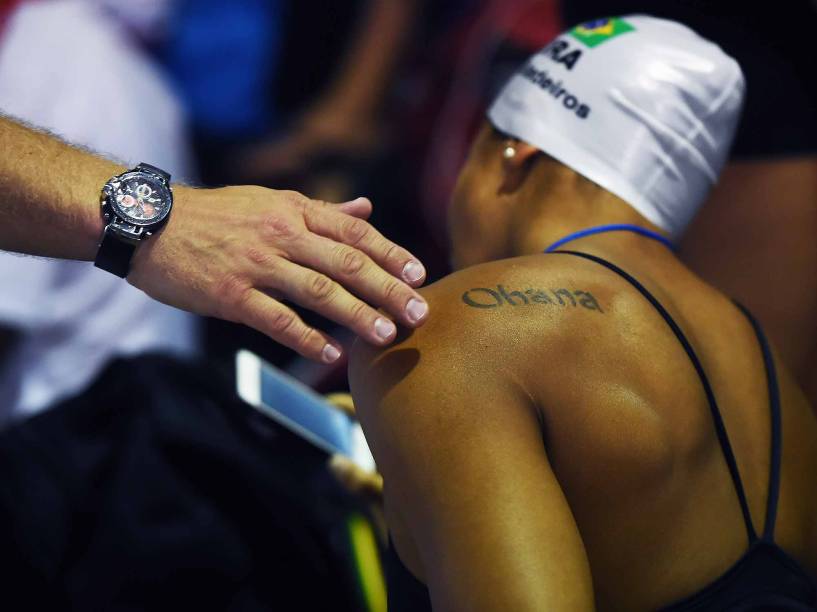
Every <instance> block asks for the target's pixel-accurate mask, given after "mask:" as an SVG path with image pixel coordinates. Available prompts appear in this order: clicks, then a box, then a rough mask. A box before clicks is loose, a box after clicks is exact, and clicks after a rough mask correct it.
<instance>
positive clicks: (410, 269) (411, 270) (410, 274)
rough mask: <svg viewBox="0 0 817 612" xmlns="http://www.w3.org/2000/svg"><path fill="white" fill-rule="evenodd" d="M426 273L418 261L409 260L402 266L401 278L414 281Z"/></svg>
mask: <svg viewBox="0 0 817 612" xmlns="http://www.w3.org/2000/svg"><path fill="white" fill-rule="evenodd" d="M425 275H426V269H425V268H424V267H423V264H421V263H420V262H419V261H415V260H413V259H412V260H411V261H410V262H408V263H407V264H406V265H405V266H403V278H404V279H405V280H406V281H408V282H409V283H415V282H417V281H418V280H420V279H421V278H423V277H424V276H425Z"/></svg>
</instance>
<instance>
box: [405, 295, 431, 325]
mask: <svg viewBox="0 0 817 612" xmlns="http://www.w3.org/2000/svg"><path fill="white" fill-rule="evenodd" d="M427 313H428V304H426V303H425V302H423V301H421V300H418V299H417V298H411V299H410V300H409V302H408V304H406V315H408V318H409V321H411V322H412V323H417V322H418V321H420V319H422V318H423V317H424V316H426V314H427Z"/></svg>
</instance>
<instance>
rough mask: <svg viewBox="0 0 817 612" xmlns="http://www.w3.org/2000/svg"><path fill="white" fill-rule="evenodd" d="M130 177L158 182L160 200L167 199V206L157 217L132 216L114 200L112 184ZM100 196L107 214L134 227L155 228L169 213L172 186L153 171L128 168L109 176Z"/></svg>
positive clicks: (171, 204)
mask: <svg viewBox="0 0 817 612" xmlns="http://www.w3.org/2000/svg"><path fill="white" fill-rule="evenodd" d="M132 178H143V179H144V178H147V179H150V181H151V182H152V183H156V184H158V185H159V186H160V188H161V189H162V190H163V193H162V194H161V198H162V200H167V202H168V206H167V207H166V208H165V209H164V211H163V212H162V214H161V215H160V216H159V217H157V218H155V219H137V218H134V217H132V216H130V215H129V214H128V213H127V212H126V211H124V210H123V209H122V208H121V207H120V206H119V204H118V203H117V202H116V198H115V195H114V193H115V187H114V185H115V184H117V183H123V182H125V181H127V180H129V179H132ZM102 198H103V202H102V205H103V208H106V209H107V210H106V211H105V213H106V214H107V215H114V216H115V217H117V218H119V219H121V220H122V221H124V222H125V223H128V224H130V225H134V226H136V227H142V228H145V229H146V230H150V229H155V228H158V227H159V226H161V225H162V224H164V223H165V222H166V221H167V218H168V216H169V215H170V211H171V209H172V208H173V188H172V187H171V186H170V183H169V182H168V181H167V180H166V179H165V178H164V177H163V176H160V175H158V174H155V173H153V172H147V171H145V170H135V169H134V170H128V171H127V172H123V173H122V174H118V175H117V176H115V177H113V178H111V179H110V180H109V181H108V182H107V183H105V186H104V187H103V189H102ZM109 220H110V219H109Z"/></svg>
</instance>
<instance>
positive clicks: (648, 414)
mask: <svg viewBox="0 0 817 612" xmlns="http://www.w3.org/2000/svg"><path fill="white" fill-rule="evenodd" d="M595 252H596V254H598V255H600V256H601V257H604V258H605V259H608V260H612V261H614V262H615V263H616V264H618V265H619V266H620V267H621V268H623V269H624V270H626V271H628V272H630V273H631V274H632V275H633V276H634V277H636V278H637V279H638V280H640V281H641V282H642V283H643V284H644V285H645V286H646V288H647V289H648V290H649V291H650V292H651V293H653V294H654V296H655V297H656V298H657V299H658V301H659V302H661V303H662V304H663V306H664V307H665V308H666V309H667V311H668V313H669V314H670V316H671V317H672V318H673V319H674V320H675V321H676V322H677V324H678V325H679V326H680V328H681V329H682V331H683V333H684V334H685V335H686V337H687V338H688V340H689V342H690V343H691V345H692V346H693V348H694V351H695V352H696V353H697V356H698V357H699V359H700V362H701V365H702V367H703V370H704V372H705V375H706V376H707V377H708V379H709V381H710V383H711V386H712V389H713V392H714V395H715V398H716V400H717V405H718V408H719V411H720V414H721V415H722V418H723V422H724V425H725V429H726V432H727V434H728V438H729V441H730V443H731V447H732V449H733V451H734V455H735V457H736V463H737V468H738V472H739V475H740V478H741V480H742V482H743V486H744V488H745V491H746V498H747V500H748V507H749V510H750V514H751V522H752V525H753V526H754V529H755V530H756V531H757V532H758V533H762V531H763V527H764V523H765V518H766V517H765V511H766V507H767V498H768V490H769V474H770V456H771V433H770V423H771V413H770V406H769V390H768V384H767V376H766V370H765V367H764V360H763V354H762V351H761V347H760V345H759V343H758V338H757V336H756V335H755V332H754V331H753V329H752V326H751V324H750V323H749V321H748V319H747V318H746V317H745V316H744V315H743V314H742V313H741V312H740V311H739V309H738V308H737V307H736V306H735V305H734V304H733V303H732V302H731V301H729V300H728V299H727V298H725V297H724V296H722V295H721V294H719V293H718V292H717V291H715V290H714V289H712V288H710V287H708V286H707V285H705V284H704V283H703V282H701V281H700V280H699V279H698V278H697V277H695V276H694V275H693V274H691V273H690V272H689V271H687V270H686V269H685V268H684V267H683V266H681V264H680V263H677V262H676V261H675V260H674V258H672V257H671V256H670V255H667V256H666V257H663V256H662V255H660V254H656V256H657V257H658V258H659V259H661V258H663V259H664V261H661V263H660V264H656V263H655V262H654V260H653V259H652V258H635V257H633V258H632V259H629V260H628V258H627V255H626V254H621V253H616V252H611V253H607V252H604V251H599V250H596V251H595ZM425 295H426V297H427V298H428V299H429V301H430V304H431V307H432V311H433V312H434V316H433V317H432V318H431V320H430V321H429V323H428V324H427V325H426V326H425V327H424V328H423V329H422V330H420V331H419V332H415V333H414V334H413V335H412V336H411V337H410V338H408V339H407V340H405V341H404V342H402V343H400V344H398V345H397V347H396V350H402V349H409V348H418V349H419V355H420V359H422V355H423V353H424V351H425V352H426V353H428V354H432V353H437V352H439V351H442V352H445V350H446V348H445V347H457V348H458V350H460V351H461V352H463V353H465V354H467V355H468V356H469V360H468V362H469V363H468V367H469V368H471V370H472V372H473V373H474V376H473V378H474V379H475V380H480V379H483V380H486V381H488V380H489V379H491V378H496V377H510V378H513V379H514V382H515V383H518V384H519V385H520V386H521V387H523V388H524V389H525V391H526V392H527V393H528V394H529V395H530V397H531V403H532V404H534V405H535V406H536V408H537V410H539V411H540V414H541V420H542V432H543V437H544V442H545V448H546V449H547V456H548V459H549V462H550V465H551V466H552V469H553V472H554V474H555V476H556V477H557V479H558V482H559V484H560V486H561V488H562V490H563V491H564V494H565V498H566V500H567V502H568V504H569V507H570V510H571V512H572V514H573V516H574V518H575V521H576V525H577V527H578V530H579V532H580V535H581V539H582V542H583V544H584V548H585V551H586V554H587V559H588V562H589V565H590V569H591V573H592V580H593V592H594V598H595V600H596V604H597V605H598V607H599V608H600V609H622V610H640V609H655V608H659V607H662V606H667V605H670V604H672V603H674V602H677V601H679V600H681V599H683V598H684V597H687V596H689V595H692V594H695V593H697V592H699V591H700V590H701V589H703V588H704V587H706V586H707V585H709V584H710V583H712V582H713V581H716V580H717V579H719V577H721V576H722V574H724V572H726V571H727V570H729V569H730V567H732V566H733V565H734V564H735V563H736V562H737V561H738V560H739V559H740V557H741V556H742V555H744V553H746V551H747V549H748V548H749V538H748V536H747V526H746V524H745V522H744V520H743V517H742V513H741V507H740V504H739V501H738V496H737V494H736V491H735V486H734V485H733V481H732V479H731V478H730V473H729V470H728V468H727V463H726V460H725V457H724V453H723V451H722V447H721V445H720V444H719V442H718V437H717V433H716V428H715V425H714V424H713V417H712V414H711V412H710V406H709V404H708V402H707V398H706V396H705V393H704V391H703V386H702V382H701V379H700V377H699V375H698V374H697V373H696V371H695V369H694V367H693V365H692V362H691V361H690V358H689V357H688V355H687V353H686V352H685V351H684V349H683V347H682V346H681V344H680V343H679V340H678V339H677V338H676V336H675V335H674V334H673V333H672V331H671V330H670V328H669V326H668V325H667V323H666V322H665V320H664V319H663V318H662V317H661V315H659V313H658V312H657V311H656V309H655V308H654V307H653V306H652V305H651V304H650V303H649V302H648V301H647V299H645V297H644V296H642V295H641V294H640V293H639V292H638V291H637V290H636V289H635V288H634V287H633V286H632V285H631V284H629V283H628V282H627V281H626V280H624V279H623V278H621V277H620V276H618V275H617V274H615V273H613V272H611V271H610V270H608V269H605V268H604V267H603V266H600V265H599V264H598V263H596V262H593V261H587V260H585V259H582V258H580V257H576V256H571V255H566V254H554V255H536V256H529V257H522V258H517V259H513V260H503V261H498V262H492V263H488V264H484V265H481V266H477V267H474V268H470V269H467V270H464V271H461V272H458V273H456V274H453V275H451V276H449V277H447V278H446V279H443V281H440V282H439V283H437V284H435V285H433V286H431V287H429V288H428V289H427V290H426V292H425ZM783 307H784V305H783ZM439 347H443V348H442V349H440V348H439ZM775 366H776V370H777V381H778V383H779V386H780V405H781V414H782V464H781V471H780V499H779V503H778V511H777V519H776V522H775V530H774V541H775V542H776V543H777V544H778V545H779V546H780V548H781V549H782V550H784V551H785V552H786V553H787V554H788V555H789V556H790V557H791V558H793V559H794V560H796V562H797V563H799V564H800V565H801V566H802V567H803V568H804V569H805V571H806V572H807V573H809V574H810V575H811V576H812V577H813V576H815V575H817V487H815V486H814V483H815V482H817V421H815V416H814V413H813V412H812V410H811V408H810V407H809V405H808V404H807V403H806V401H805V399H804V397H803V395H802V393H801V392H800V390H799V389H797V388H796V386H795V385H794V384H793V382H792V379H791V377H790V375H789V373H788V372H787V371H786V369H785V367H784V366H783V364H781V363H780V362H779V361H775ZM474 411H475V412H474V413H475V418H479V407H478V406H474ZM387 487H388V481H387ZM387 505H388V499H387ZM391 514H392V516H391V517H390V518H391V527H392V537H393V538H394V539H395V541H396V547H397V550H398V552H399V553H400V554H401V557H402V558H403V561H404V562H406V564H407V565H408V567H409V568H410V569H411V570H413V571H414V572H415V573H416V574H418V575H420V577H422V574H423V568H422V563H421V562H420V558H419V555H418V552H417V549H416V547H415V546H414V543H413V541H412V538H411V536H410V534H409V533H408V531H407V529H406V524H405V523H404V522H403V520H402V518H401V517H400V516H399V512H397V513H391Z"/></svg>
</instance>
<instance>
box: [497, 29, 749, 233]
mask: <svg viewBox="0 0 817 612" xmlns="http://www.w3.org/2000/svg"><path fill="white" fill-rule="evenodd" d="M744 89H745V83H744V79H743V73H742V72H741V70H740V67H739V66H738V64H737V62H736V61H735V60H734V59H732V58H731V57H730V56H728V55H726V53H724V52H723V51H722V50H721V49H720V47H718V46H717V45H715V44H713V43H711V42H709V41H707V40H705V39H703V38H701V37H700V36H698V35H697V34H696V33H695V32H693V31H692V30H690V29H689V28H687V27H685V26H683V25H681V24H679V23H675V22H673V21H666V20H663V19H656V18H653V17H647V16H643V15H634V16H629V17H622V18H609V19H598V20H595V21H592V22H588V23H585V24H583V25H580V26H578V27H576V28H573V29H572V30H569V31H568V32H565V33H564V34H562V35H560V36H558V37H557V38H556V40H554V41H553V42H552V43H550V44H549V45H548V46H546V47H545V48H544V49H542V50H541V51H539V52H538V53H536V54H535V55H534V56H533V57H531V58H530V60H529V61H528V63H527V64H526V65H525V66H524V67H523V68H522V69H521V70H520V71H519V72H517V73H516V74H515V75H514V76H513V77H511V79H510V80H509V81H508V83H507V84H506V85H505V87H504V88H503V89H502V91H501V92H500V94H499V96H497V98H496V100H495V101H494V103H493V105H492V106H491V108H490V110H489V111H488V117H489V119H490V120H491V122H492V123H493V125H494V126H495V127H496V128H497V129H499V130H500V131H502V132H504V133H506V134H508V135H510V136H513V137H515V138H518V139H520V140H523V141H525V142H527V143H529V144H531V145H533V146H535V147H537V148H539V149H541V150H542V151H544V152H545V153H547V154H548V155H550V156H551V157H554V158H555V159H557V160H558V161H560V162H562V163H563V164H565V165H567V166H569V167H570V168H572V169H573V170H575V171H576V172H578V173H579V174H581V175H583V176H585V177H586V178H588V179H590V180H591V181H593V182H594V183H597V184H598V185H600V186H601V187H603V188H604V189H606V190H608V191H610V192H611V193H613V194H615V195H617V196H618V197H620V198H621V199H623V200H624V201H626V202H627V203H628V204H630V205H631V206H632V207H633V208H635V209H636V210H637V211H638V212H639V213H641V214H642V215H643V216H644V217H646V218H647V219H648V220H649V221H651V222H652V223H654V224H655V225H657V226H658V227H660V228H662V229H664V230H666V231H667V232H669V233H670V235H672V236H673V237H676V238H677V237H679V236H680V235H681V234H682V233H683V231H684V229H685V228H686V226H687V224H688V223H689V222H690V220H691V219H692V217H693V216H694V215H695V212H696V211H697V209H698V207H699V206H700V205H701V203H702V202H703V200H704V199H705V197H706V195H707V193H708V192H709V189H710V188H711V187H712V185H713V184H714V183H715V181H716V180H717V178H718V174H719V173H720V171H721V168H722V167H723V164H724V163H725V161H726V158H727V156H728V154H729V148H730V146H731V144H732V137H733V135H734V132H735V128H736V126H737V123H738V118H739V116H740V110H741V106H742V103H743V92H744Z"/></svg>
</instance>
